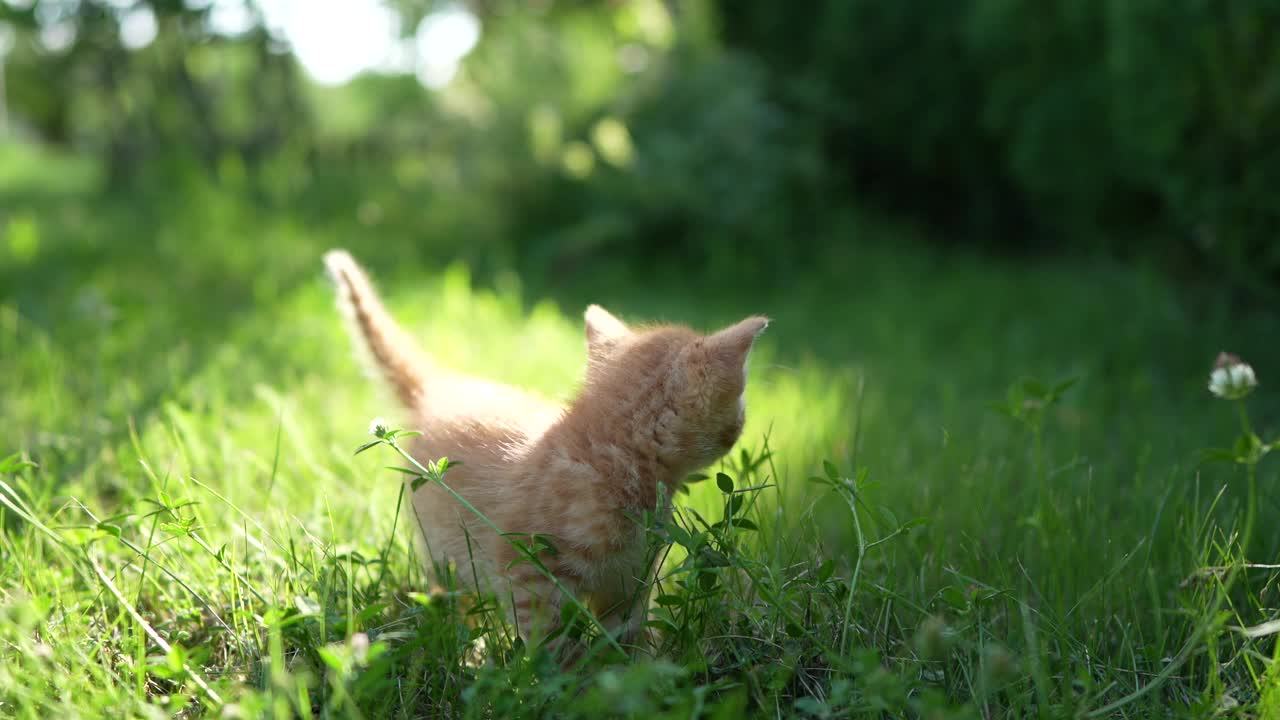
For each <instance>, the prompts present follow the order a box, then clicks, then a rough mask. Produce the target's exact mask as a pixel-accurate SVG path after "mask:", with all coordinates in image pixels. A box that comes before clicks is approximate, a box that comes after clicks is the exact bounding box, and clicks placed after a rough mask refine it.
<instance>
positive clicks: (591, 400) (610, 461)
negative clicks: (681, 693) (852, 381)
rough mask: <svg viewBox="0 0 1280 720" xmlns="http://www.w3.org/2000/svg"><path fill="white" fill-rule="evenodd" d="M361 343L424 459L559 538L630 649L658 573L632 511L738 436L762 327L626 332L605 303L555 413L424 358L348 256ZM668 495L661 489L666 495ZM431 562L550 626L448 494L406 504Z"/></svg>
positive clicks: (348, 283)
mask: <svg viewBox="0 0 1280 720" xmlns="http://www.w3.org/2000/svg"><path fill="white" fill-rule="evenodd" d="M325 265H326V267H327V269H328V271H329V274H330V276H331V277H332V278H333V279H334V281H335V283H336V284H337V287H338V296H339V304H340V306H341V307H342V308H343V310H344V312H345V313H346V315H347V316H348V317H349V318H350V319H351V320H352V322H351V325H352V329H353V333H352V334H353V337H354V338H355V340H356V344H357V345H358V346H360V347H361V348H362V349H363V350H364V351H365V352H366V354H367V355H368V356H369V357H370V358H371V359H372V365H373V366H374V367H375V368H376V369H377V370H378V372H379V373H380V374H381V375H382V376H383V377H384V378H385V379H386V381H387V382H388V383H389V385H390V386H391V388H392V389H393V390H394V391H395V393H396V395H397V397H398V398H399V399H400V401H401V402H402V403H403V404H404V405H405V408H406V410H407V411H408V412H409V414H410V418H411V424H410V425H409V427H411V428H412V429H415V430H419V431H421V432H422V435H421V436H419V437H416V438H414V442H413V445H412V447H411V448H410V452H411V453H412V454H413V455H414V457H415V458H417V459H418V460H419V461H420V462H423V463H424V464H425V462H426V461H427V460H429V459H438V458H440V457H448V458H449V459H450V460H451V461H460V462H461V464H460V465H458V466H456V467H454V468H451V469H450V471H449V472H448V474H447V476H446V477H445V480H446V482H447V483H448V484H449V485H450V486H451V487H452V488H453V489H454V490H456V491H457V492H458V493H459V494H460V495H462V496H463V497H465V498H466V499H467V500H468V501H469V502H470V503H471V504H473V505H474V506H475V507H476V508H477V509H478V510H480V511H481V512H482V513H484V514H485V515H486V516H487V517H488V518H489V519H490V520H492V521H493V522H494V523H495V524H496V525H497V526H498V527H499V528H501V529H502V530H503V531H505V532H508V533H522V534H533V533H537V534H542V535H548V536H551V537H552V542H553V543H554V545H555V548H556V550H557V553H556V554H555V555H543V556H542V558H543V561H544V563H545V564H546V565H547V567H548V568H549V569H550V570H551V571H552V572H553V573H554V574H555V575H556V577H557V578H558V579H559V581H560V583H561V584H562V585H563V586H564V587H566V588H567V589H569V590H570V591H571V592H574V593H576V594H580V595H582V596H584V597H587V598H589V600H588V602H589V606H590V607H591V609H592V610H593V611H594V612H595V613H596V614H597V615H598V616H600V617H601V618H602V619H603V620H604V622H605V624H606V626H607V627H608V628H610V629H611V630H613V631H616V632H617V633H618V635H619V636H620V637H621V639H622V640H623V641H628V640H631V639H633V638H634V637H635V634H636V631H637V630H638V629H639V628H640V627H641V625H642V624H643V622H644V619H645V609H646V607H647V594H648V585H649V581H650V579H651V577H652V572H653V571H654V568H652V567H649V566H648V565H649V561H648V559H647V557H646V542H645V538H644V533H643V530H642V529H641V528H640V527H639V526H638V525H637V524H636V523H635V522H634V521H633V520H632V519H630V518H629V517H628V516H629V515H630V516H631V517H638V516H640V515H641V514H642V513H643V512H644V511H646V510H649V511H652V510H655V509H657V510H659V512H660V513H669V512H670V507H669V505H668V507H666V508H656V505H657V503H658V499H659V497H665V498H671V497H672V496H673V495H674V492H675V491H676V490H677V489H678V487H679V486H680V484H681V483H682V482H684V479H685V478H686V477H687V476H688V475H689V474H690V473H691V472H693V471H694V470H697V469H699V468H701V467H705V466H707V465H709V464H710V463H712V462H714V461H715V460H717V459H718V458H720V457H721V456H722V455H723V454H724V453H725V452H727V451H728V450H729V448H730V447H731V446H732V445H733V444H734V443H735V442H736V441H737V439H738V436H739V435H740V434H741V432H742V424H743V421H744V413H745V407H744V403H743V400H742V398H743V392H744V390H745V388H746V363H747V356H748V354H749V353H750V350H751V347H752V344H753V343H754V342H755V339H756V338H757V337H758V336H759V334H760V333H761V332H762V331H763V330H764V328H765V326H766V325H767V324H768V321H767V319H765V318H763V317H749V318H747V319H745V320H743V321H741V322H739V323H737V324H735V325H733V326H730V327H728V328H725V329H723V330H721V331H719V332H716V333H713V334H710V335H702V334H699V333H696V332H694V331H693V330H690V329H688V328H685V327H681V326H676V325H658V326H651V327H644V328H636V329H633V328H630V327H628V326H627V325H626V324H624V323H623V322H621V321H620V320H618V319H617V318H615V317H614V316H612V315H610V314H609V313H608V312H606V311H605V310H604V309H603V308H601V307H599V306H596V305H592V306H591V307H589V308H588V309H587V311H586V316H585V320H586V338H587V369H586V377H585V379H584V381H583V383H582V386H581V389H580V391H579V393H578V394H577V396H576V397H575V398H574V399H573V401H572V402H570V403H569V404H568V406H567V407H562V406H559V405H556V404H553V403H550V402H547V401H545V400H542V399H540V398H538V397H535V396H533V395H530V394H528V393H525V392H523V391H521V390H518V389H516V388H513V387H510V386H507V385H502V384H499V383H494V382H490V381H487V380H483V379H479V378H474V377H470V376H467V375H465V374H462V373H458V372H455V371H452V370H448V369H445V368H442V367H439V366H437V365H435V364H433V363H431V362H430V361H429V360H428V359H427V358H426V356H425V355H423V354H422V353H420V352H419V351H418V350H417V349H415V347H414V346H413V344H412V343H411V342H410V341H409V340H408V337H407V335H406V334H405V333H404V332H403V331H402V330H401V329H400V328H399V327H398V326H397V325H396V323H395V321H394V320H392V318H391V317H390V315H388V314H387V312H386V311H385V310H384V309H383V306H382V303H381V302H380V301H379V300H378V297H377V295H376V294H375V292H374V290H373V287H372V285H371V284H370V282H369V280H368V278H367V277H366V276H365V274H364V272H363V271H362V270H361V269H360V267H359V266H358V265H357V264H356V262H355V261H354V260H353V259H352V258H351V256H350V255H348V254H347V253H346V252H344V251H341V250H334V251H331V252H329V253H328V254H326V255H325ZM660 487H662V488H663V492H662V493H661V494H660V492H659V488H660ZM413 508H414V511H415V512H416V514H417V516H418V519H419V523H418V524H419V525H420V527H422V529H423V534H424V540H425V543H426V546H427V550H428V552H429V554H430V556H431V558H432V561H433V563H435V564H436V566H437V567H445V566H447V565H448V564H449V563H453V565H454V566H455V568H456V570H457V573H458V575H459V576H460V577H463V578H465V579H466V580H467V581H468V582H470V583H474V584H475V585H477V586H478V587H479V588H480V589H487V590H493V591H495V592H497V594H498V595H499V596H500V597H505V598H509V599H510V601H511V603H510V609H511V611H512V612H513V616H512V617H513V619H514V620H515V622H516V624H517V628H518V629H519V631H520V633H521V635H522V636H524V637H525V638H526V640H528V639H529V638H531V637H535V636H540V635H541V633H544V632H546V631H548V630H550V629H552V627H553V626H554V624H555V623H556V622H557V621H558V619H559V617H560V614H559V608H560V606H561V605H562V604H563V603H564V601H565V598H564V597H562V594H561V592H560V591H559V590H558V589H557V588H555V587H554V586H553V585H552V584H551V583H550V582H549V581H548V580H547V579H546V578H545V577H543V576H542V575H541V574H539V573H538V572H537V570H536V569H535V568H534V567H533V566H532V565H531V564H529V563H528V562H522V563H516V564H514V565H513V564H512V563H513V561H514V560H516V558H517V552H516V551H515V549H514V548H512V547H511V546H510V544H509V543H508V542H507V540H505V539H504V538H502V537H500V536H497V535H495V534H494V533H493V532H492V531H491V530H489V529H488V528H486V527H485V526H484V525H483V524H481V523H480V522H479V521H478V520H477V519H476V518H475V517H474V516H472V515H471V513H470V512H469V511H468V510H466V509H465V508H463V507H462V506H461V505H459V503H457V502H456V501H455V500H454V499H453V498H452V497H450V496H449V495H448V494H447V493H446V492H445V491H444V490H443V489H441V488H439V487H436V486H434V485H431V484H427V485H423V486H422V487H421V488H419V490H418V491H417V492H416V493H414V496H413Z"/></svg>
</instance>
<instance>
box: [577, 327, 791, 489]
mask: <svg viewBox="0 0 1280 720" xmlns="http://www.w3.org/2000/svg"><path fill="white" fill-rule="evenodd" d="M768 324H769V320H768V319H767V318H764V317H759V316H755V317H749V318H747V319H745V320H743V321H741V322H739V323H737V324H735V325H731V326H729V327H727V328H725V329H723V330H720V331H719V332H715V333H711V334H709V335H701V334H699V333H696V332H694V331H692V330H690V329H688V328H685V327H680V326H658V327H652V328H638V329H634V330H633V329H631V328H629V327H627V326H626V325H625V324H624V323H623V322H622V321H621V320H618V319H617V318H616V317H614V316H613V315H610V314H609V313H608V312H606V311H605V310H604V308H601V307H600V306H598V305H592V306H591V307H590V308H588V309H587V312H586V326H587V354H588V372H587V378H588V384H589V385H591V386H594V387H595V388H596V389H598V390H599V391H601V392H602V394H604V395H605V396H606V397H611V398H614V399H618V400H622V401H624V403H625V404H626V405H630V404H631V402H634V403H635V404H636V407H646V408H648V409H650V410H652V414H642V415H641V416H642V417H649V418H650V419H651V421H652V423H653V426H652V427H651V428H637V431H638V432H641V433H643V432H645V431H646V430H652V433H653V434H652V437H653V439H654V441H655V442H656V443H657V445H658V449H659V453H660V454H662V455H664V456H665V459H666V460H667V461H668V462H673V463H676V464H678V465H680V466H683V467H682V468H681V469H694V468H698V467H704V466H706V465H709V464H710V463H712V462H714V461H715V460H716V459H717V458H719V457H720V456H722V455H724V454H725V453H726V452H727V451H728V450H729V448H731V447H733V444H734V443H735V442H737V440H738V437H739V436H740V435H741V434H742V426H743V423H744V422H745V420H746V402H745V400H744V395H743V394H744V392H745V391H746V387H747V358H748V356H749V355H750V353H751V347H752V345H753V344H754V343H755V340H756V338H757V337H759V335H760V333H761V332H763V331H764V329H765V327H766V326H768ZM628 399H629V400H630V401H631V402H627V400H628ZM620 410H621V407H620Z"/></svg>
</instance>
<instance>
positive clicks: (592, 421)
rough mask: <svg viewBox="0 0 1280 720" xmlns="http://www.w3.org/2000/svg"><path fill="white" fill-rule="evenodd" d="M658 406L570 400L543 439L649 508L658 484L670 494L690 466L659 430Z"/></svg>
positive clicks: (637, 506) (639, 506) (632, 502)
mask: <svg viewBox="0 0 1280 720" xmlns="http://www.w3.org/2000/svg"><path fill="white" fill-rule="evenodd" d="M602 408H604V409H602ZM662 410H663V408H661V407H660V406H657V405H656V404H654V405H652V406H650V407H635V406H632V407H626V406H624V405H602V404H600V403H593V404H591V405H589V406H586V407H583V406H580V405H579V404H575V405H574V406H572V407H570V408H569V410H568V412H566V413H565V415H564V417H563V418H562V419H561V422H560V423H557V425H556V426H555V427H554V428H552V429H551V430H549V431H548V432H547V435H546V436H544V440H545V441H546V442H547V443H548V444H549V446H550V447H551V448H554V449H555V450H556V451H557V452H556V454H560V455H563V456H565V457H568V458H572V459H573V460H574V461H576V462H579V463H584V464H587V465H589V466H590V467H591V468H592V469H593V470H594V471H595V473H596V474H597V475H598V477H599V479H600V481H601V482H604V483H609V484H612V485H614V486H616V488H617V490H618V491H619V492H621V493H622V494H624V495H626V496H627V500H628V503H627V504H628V505H633V506H634V509H636V510H651V509H653V508H654V507H655V505H656V502H657V496H658V486H659V485H662V486H664V491H663V494H664V496H665V497H667V498H670V497H672V496H673V495H674V493H675V491H676V490H677V489H678V488H679V486H680V485H681V484H683V482H684V480H685V478H686V477H687V476H688V474H689V473H690V472H691V471H692V470H693V468H691V467H689V463H688V461H687V460H686V459H685V458H683V457H682V455H681V453H680V452H679V451H678V448H677V446H676V443H675V440H674V438H672V437H669V434H665V435H664V433H663V432H662V424H661V416H662Z"/></svg>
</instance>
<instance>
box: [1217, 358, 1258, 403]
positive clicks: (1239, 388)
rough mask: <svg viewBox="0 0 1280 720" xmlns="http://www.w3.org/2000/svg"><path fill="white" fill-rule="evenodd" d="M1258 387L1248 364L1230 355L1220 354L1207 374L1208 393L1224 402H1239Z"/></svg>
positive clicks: (1256, 379)
mask: <svg viewBox="0 0 1280 720" xmlns="http://www.w3.org/2000/svg"><path fill="white" fill-rule="evenodd" d="M1256 387H1258V378H1257V376H1256V375H1254V374H1253V368H1252V367H1250V366H1249V363H1246V362H1244V361H1243V360H1241V359H1240V358H1238V357H1236V356H1235V355H1232V354H1231V353H1225V352H1224V353H1221V354H1219V355H1218V360H1217V362H1215V363H1214V368H1213V372H1211V373H1209V392H1211V393H1213V394H1214V395H1216V396H1218V397H1220V398H1223V399H1224V400H1239V399H1240V398H1243V397H1245V396H1246V395H1248V394H1249V393H1251V392H1253V389H1254V388H1256Z"/></svg>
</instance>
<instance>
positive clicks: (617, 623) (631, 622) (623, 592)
mask: <svg viewBox="0 0 1280 720" xmlns="http://www.w3.org/2000/svg"><path fill="white" fill-rule="evenodd" d="M591 611H592V612H594V613H595V614H596V617H598V618H600V621H601V622H602V623H603V624H604V627H605V629H606V630H608V631H609V633H610V634H611V635H613V637H614V638H615V639H617V641H618V644H620V645H622V646H623V647H627V646H631V645H635V644H637V643H640V642H642V641H643V640H644V633H643V632H642V631H643V630H644V623H645V620H647V619H648V614H649V585H648V584H647V583H639V582H637V581H635V580H631V581H627V582H617V583H611V584H610V585H609V586H608V587H606V588H602V589H598V590H596V591H594V592H592V594H591Z"/></svg>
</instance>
